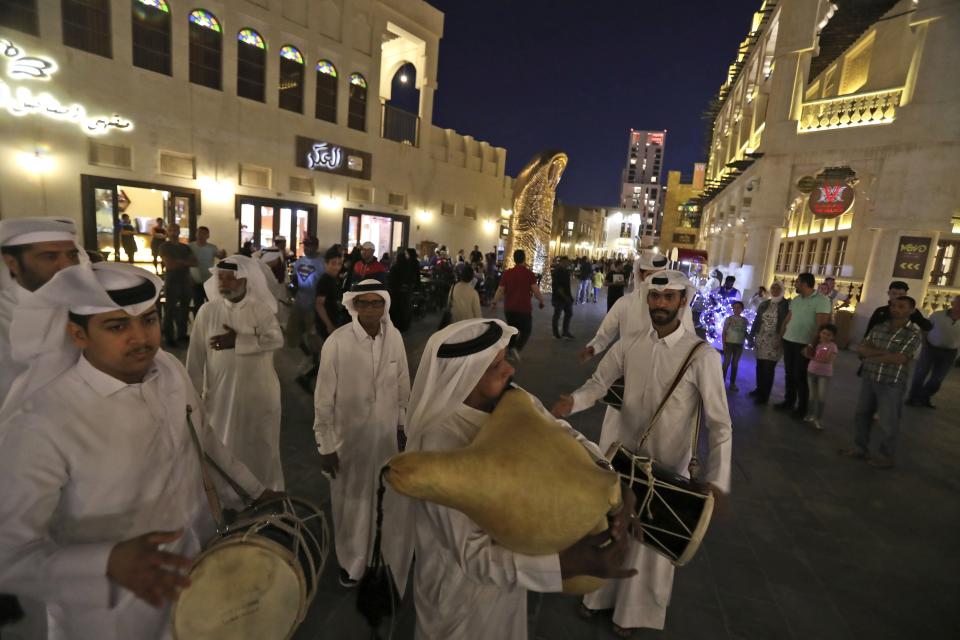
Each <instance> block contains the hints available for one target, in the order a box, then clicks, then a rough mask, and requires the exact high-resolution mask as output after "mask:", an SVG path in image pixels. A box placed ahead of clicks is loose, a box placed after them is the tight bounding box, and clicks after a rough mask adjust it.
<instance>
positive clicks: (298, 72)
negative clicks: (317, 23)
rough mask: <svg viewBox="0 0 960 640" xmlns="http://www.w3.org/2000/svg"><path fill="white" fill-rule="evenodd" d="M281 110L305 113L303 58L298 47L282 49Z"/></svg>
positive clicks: (287, 46)
mask: <svg viewBox="0 0 960 640" xmlns="http://www.w3.org/2000/svg"><path fill="white" fill-rule="evenodd" d="M279 104H280V108H281V109H286V110H287V111H295V112H296V113H303V56H302V55H301V54H300V51H298V50H297V48H296V47H292V46H290V45H285V46H283V47H281V48H280V100H279Z"/></svg>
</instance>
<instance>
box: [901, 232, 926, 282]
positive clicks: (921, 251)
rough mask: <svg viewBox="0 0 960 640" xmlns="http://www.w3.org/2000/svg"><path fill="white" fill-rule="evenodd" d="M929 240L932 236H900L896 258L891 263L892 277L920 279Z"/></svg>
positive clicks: (922, 275) (922, 274) (922, 273)
mask: <svg viewBox="0 0 960 640" xmlns="http://www.w3.org/2000/svg"><path fill="white" fill-rule="evenodd" d="M931 242H932V238H922V237H917V236H900V242H899V243H897V260H896V262H894V264H893V277H894V278H908V279H912V280H922V279H923V277H924V267H926V265H927V255H928V254H929V253H930V244H931Z"/></svg>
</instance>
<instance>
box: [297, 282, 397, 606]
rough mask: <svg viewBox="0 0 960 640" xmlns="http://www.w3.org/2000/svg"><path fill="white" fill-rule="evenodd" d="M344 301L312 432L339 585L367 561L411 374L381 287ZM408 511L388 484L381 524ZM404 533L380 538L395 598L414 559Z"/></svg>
mask: <svg viewBox="0 0 960 640" xmlns="http://www.w3.org/2000/svg"><path fill="white" fill-rule="evenodd" d="M343 306H344V307H345V308H346V309H347V311H348V312H349V313H350V316H351V318H352V322H351V323H350V324H348V325H344V326H342V327H340V328H339V329H337V330H336V331H334V332H333V333H331V334H330V336H329V337H328V338H327V339H326V341H324V343H323V349H322V350H321V352H320V369H319V371H318V373H317V386H316V390H315V392H314V409H315V412H316V414H315V418H314V424H313V430H314V435H315V437H316V441H317V449H318V451H319V452H320V465H321V468H322V470H323V472H324V473H325V474H326V475H327V476H328V477H330V501H331V503H332V507H333V532H334V543H335V547H336V551H337V561H338V562H339V564H340V576H339V577H340V584H341V585H342V586H344V587H353V586H355V585H356V583H357V581H358V580H359V579H360V578H361V577H362V576H363V572H364V569H365V568H366V567H367V563H368V562H369V560H370V552H371V549H372V546H373V539H374V535H375V529H376V519H375V511H376V492H377V486H378V480H379V478H380V468H381V467H382V466H383V464H384V463H385V462H386V461H387V460H388V459H389V458H390V457H392V456H393V455H395V454H396V453H397V452H398V451H400V450H401V446H402V444H403V440H404V433H403V431H404V425H405V424H406V417H407V403H408V402H409V400H410V373H409V369H408V368H407V352H406V350H405V349H404V346H403V338H402V336H401V335H400V332H399V331H398V330H397V329H396V327H394V326H393V323H392V322H391V321H390V294H389V293H387V289H386V285H384V284H382V283H381V282H379V281H377V280H372V279H370V280H363V281H361V282H359V283H357V284H356V285H354V286H353V288H352V289H351V290H350V291H349V292H347V293H345V294H344V295H343ZM409 509H410V503H409V500H408V499H407V498H405V497H403V496H401V495H400V494H398V493H395V492H394V491H393V490H392V489H391V488H389V487H388V488H387V490H386V494H385V496H384V502H383V511H384V519H385V521H386V522H395V523H400V522H404V521H405V519H406V514H407V513H408V511H409ZM404 531H405V530H404V528H403V527H401V526H398V527H397V528H396V529H393V528H391V529H390V530H388V531H386V532H385V535H384V536H383V542H382V549H383V556H384V559H385V560H386V562H387V564H388V565H389V566H390V569H391V571H392V572H393V577H394V579H395V580H396V584H397V588H398V589H399V590H400V594H401V595H402V594H403V591H404V589H405V588H406V583H407V574H408V573H409V571H410V562H411V560H412V557H413V543H412V540H411V538H410V536H409V535H408V534H406V535H405V534H404Z"/></svg>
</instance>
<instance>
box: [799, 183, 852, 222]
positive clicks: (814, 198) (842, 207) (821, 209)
mask: <svg viewBox="0 0 960 640" xmlns="http://www.w3.org/2000/svg"><path fill="white" fill-rule="evenodd" d="M855 195H856V194H855V193H854V190H853V187H852V186H851V185H850V184H849V183H848V182H847V181H846V180H843V179H821V180H818V181H817V184H816V186H814V188H813V191H811V192H810V196H809V197H808V198H807V207H808V208H809V209H810V212H811V213H813V215H815V216H817V217H820V218H836V217H837V216H842V215H843V214H845V213H846V212H847V211H850V209H851V207H853V200H854V197H855Z"/></svg>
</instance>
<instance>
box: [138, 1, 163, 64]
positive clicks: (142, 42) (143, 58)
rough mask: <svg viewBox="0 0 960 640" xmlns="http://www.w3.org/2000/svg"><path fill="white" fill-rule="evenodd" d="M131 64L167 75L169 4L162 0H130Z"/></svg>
mask: <svg viewBox="0 0 960 640" xmlns="http://www.w3.org/2000/svg"><path fill="white" fill-rule="evenodd" d="M132 2H133V34H132V35H133V66H135V67H140V68H141V69H149V70H150V71H156V72H157V73H163V74H166V75H168V76H169V75H171V58H170V7H168V6H167V3H166V2H164V0H132Z"/></svg>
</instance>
